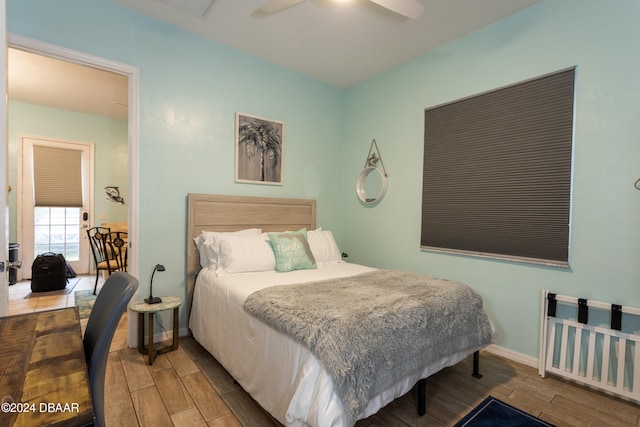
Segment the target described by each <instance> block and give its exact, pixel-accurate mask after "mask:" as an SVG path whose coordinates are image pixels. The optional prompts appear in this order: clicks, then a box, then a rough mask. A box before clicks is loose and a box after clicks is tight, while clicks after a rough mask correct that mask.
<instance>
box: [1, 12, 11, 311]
mask: <svg viewBox="0 0 640 427" xmlns="http://www.w3.org/2000/svg"><path fill="white" fill-rule="evenodd" d="M0 46H5V49H3V50H2V52H0V95H2V101H0V170H4V173H0V262H4V263H5V269H4V271H3V272H0V316H6V315H7V313H8V312H9V286H8V284H7V277H8V275H7V271H6V262H7V260H8V259H9V257H8V256H7V255H9V253H8V248H9V247H8V242H9V200H8V197H7V195H8V191H7V190H8V187H7V186H8V184H9V182H8V180H9V175H8V172H7V170H8V168H7V165H8V163H9V158H8V151H7V150H8V144H7V49H6V46H7V4H6V1H5V0H0Z"/></svg>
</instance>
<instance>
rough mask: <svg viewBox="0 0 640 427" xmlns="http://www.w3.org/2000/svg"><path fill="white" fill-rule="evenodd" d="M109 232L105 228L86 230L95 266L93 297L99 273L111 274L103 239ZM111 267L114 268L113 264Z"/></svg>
mask: <svg viewBox="0 0 640 427" xmlns="http://www.w3.org/2000/svg"><path fill="white" fill-rule="evenodd" d="M110 232H111V230H110V229H108V228H105V227H92V228H90V229H88V230H87V236H89V244H90V245H91V253H92V254H93V261H94V263H95V265H96V283H95V285H93V294H94V295H95V294H96V291H97V290H98V278H99V277H100V272H101V271H108V272H109V274H111V267H112V265H111V261H110V260H109V256H108V254H107V247H106V246H105V243H104V242H105V239H104V237H103V236H105V235H106V234H108V233H110ZM113 265H114V266H115V262H114V263H113ZM114 270H115V268H114Z"/></svg>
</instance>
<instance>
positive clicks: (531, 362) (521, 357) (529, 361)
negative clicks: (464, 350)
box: [484, 344, 538, 369]
mask: <svg viewBox="0 0 640 427" xmlns="http://www.w3.org/2000/svg"><path fill="white" fill-rule="evenodd" d="M484 351H486V352H489V353H492V354H495V355H496V356H502V357H504V358H506V359H509V360H513V361H514V362H518V363H522V364H523V365H527V366H530V367H532V368H536V369H538V358H537V357H532V356H529V355H527V354H524V353H519V352H517V351H513V350H510V349H508V348H506V347H501V346H499V345H496V344H491V345H489V346H487V347H485V348H484Z"/></svg>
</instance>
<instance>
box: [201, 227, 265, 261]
mask: <svg viewBox="0 0 640 427" xmlns="http://www.w3.org/2000/svg"><path fill="white" fill-rule="evenodd" d="M260 233H262V230H261V229H259V228H247V229H245V230H240V231H202V232H200V234H199V235H198V236H197V237H194V238H193V240H194V242H196V247H197V248H198V252H199V253H200V266H201V267H202V268H209V269H211V270H215V269H216V268H217V263H218V248H217V246H216V238H217V237H219V236H246V235H259V234H260Z"/></svg>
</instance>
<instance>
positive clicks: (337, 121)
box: [7, 0, 344, 327]
mask: <svg viewBox="0 0 640 427" xmlns="http://www.w3.org/2000/svg"><path fill="white" fill-rule="evenodd" d="M7 25H8V31H9V32H10V33H12V34H16V35H22V36H25V37H29V38H32V39H37V40H42V41H46V42H47V43H52V44H55V45H58V46H63V47H66V48H70V49H74V50H76V51H80V52H85V53H88V54H91V55H96V56H99V57H103V58H107V59H110V60H114V61H118V62H121V63H125V64H129V65H132V66H136V67H138V68H139V69H140V84H141V88H140V207H139V215H140V216H139V221H140V230H139V237H140V242H139V254H140V258H139V260H140V275H139V276H140V277H139V278H140V283H141V288H140V291H141V292H142V293H143V294H144V293H145V292H147V289H148V281H149V278H150V276H151V271H152V269H153V266H154V265H155V264H157V263H162V264H164V265H165V267H166V271H165V272H164V273H163V274H162V275H160V276H158V275H156V277H155V278H154V293H157V294H165V295H184V293H185V256H186V246H185V245H186V238H185V231H186V220H185V219H186V195H187V193H190V192H191V193H219V194H241V195H256V196H273V197H301V198H314V199H317V201H318V212H317V220H318V224H319V225H322V226H324V227H326V228H330V229H332V230H336V235H337V236H341V234H342V233H341V231H342V229H343V228H344V222H343V221H342V218H341V212H340V204H339V201H340V188H341V182H342V181H341V171H342V156H341V140H340V138H341V135H342V123H343V112H342V99H343V96H344V94H343V91H341V90H339V89H337V88H335V87H332V86H329V85H326V84H323V83H320V82H318V81H315V80H312V79H309V78H306V77H303V76H301V75H299V74H296V73H294V72H291V71H289V70H286V69H284V68H281V67H279V66H276V65H273V64H269V63H267V62H264V61H262V60H259V59H256V58H255V57H252V56H248V55H246V54H243V53H240V52H238V51H236V50H233V49H230V48H228V47H226V46H223V45H220V44H217V43H213V42H210V41H208V40H205V39H203V38H201V37H198V36H195V35H193V34H190V33H187V32H184V31H180V30H178V29H175V28H173V27H170V26H168V25H166V24H164V23H161V22H159V21H156V20H153V19H150V18H147V17H144V16H143V15H140V14H137V13H135V12H132V11H130V10H129V9H126V8H123V7H121V6H119V5H116V4H114V3H111V2H109V1H106V0H92V1H86V0H56V1H55V2H52V1H49V0H9V1H8V2H7ZM236 112H243V113H247V114H252V115H257V116H261V117H266V118H271V119H275V120H280V121H283V122H284V123H285V126H286V128H285V142H284V185H282V186H263V185H251V184H235V183H234V138H235V136H234V126H235V113H236ZM338 238H339V237H338ZM181 325H182V326H183V327H184V326H186V316H185V314H184V312H183V313H182V316H181Z"/></svg>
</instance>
